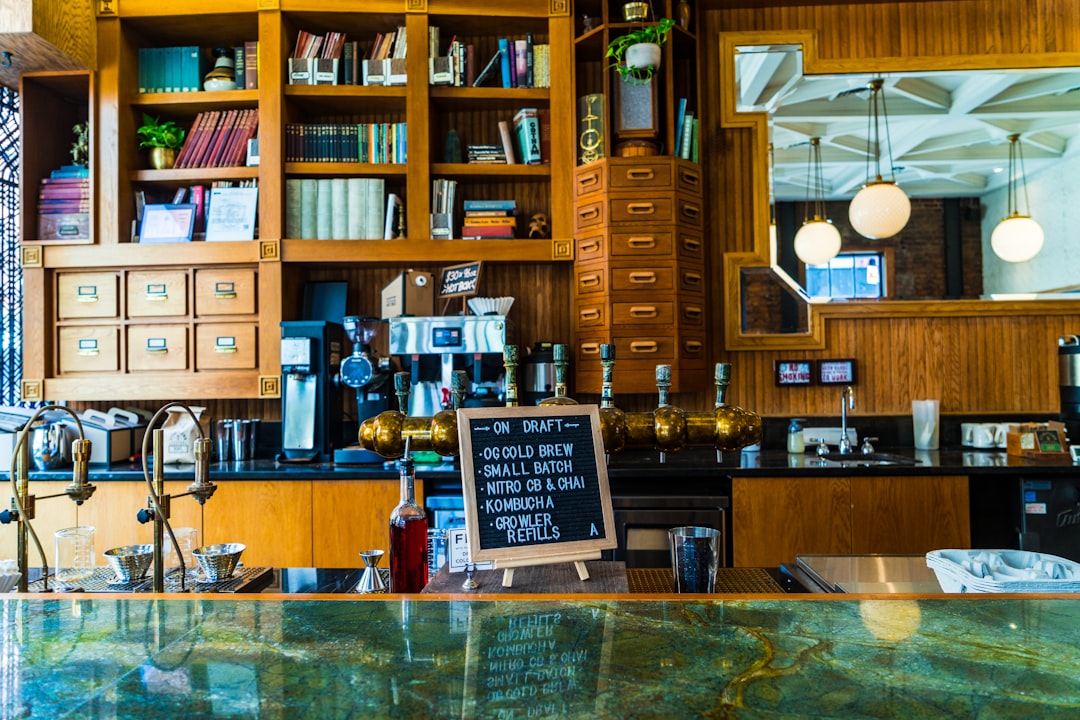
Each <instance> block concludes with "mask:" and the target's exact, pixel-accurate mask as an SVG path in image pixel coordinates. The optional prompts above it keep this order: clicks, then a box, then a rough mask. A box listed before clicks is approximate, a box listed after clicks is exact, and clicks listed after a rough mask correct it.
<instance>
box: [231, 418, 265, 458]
mask: <svg viewBox="0 0 1080 720" xmlns="http://www.w3.org/2000/svg"><path fill="white" fill-rule="evenodd" d="M258 422H259V421H258V420H233V425H232V449H233V460H251V459H252V458H254V457H255V439H256V432H255V431H256V428H257V427H258Z"/></svg>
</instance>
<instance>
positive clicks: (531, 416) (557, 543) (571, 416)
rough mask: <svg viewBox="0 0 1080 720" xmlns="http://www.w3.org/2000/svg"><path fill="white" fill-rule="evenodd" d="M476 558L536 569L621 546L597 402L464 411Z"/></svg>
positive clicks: (472, 555) (469, 524) (465, 482)
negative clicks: (563, 558)
mask: <svg viewBox="0 0 1080 720" xmlns="http://www.w3.org/2000/svg"><path fill="white" fill-rule="evenodd" d="M457 417H458V436H459V438H460V442H461V468H462V488H463V490H464V496H465V527H466V529H467V530H468V532H469V559H470V560H473V561H480V560H494V561H496V565H495V566H496V567H497V568H498V567H500V564H499V561H500V560H502V561H511V562H508V563H506V564H504V565H502V567H511V566H512V565H513V564H518V565H522V564H531V563H517V562H515V561H518V560H524V559H536V563H535V564H544V563H547V562H561V561H562V560H560V559H559V556H566V558H567V559H566V561H568V562H569V561H570V560H573V559H575V558H571V557H569V556H572V555H578V554H588V553H593V552H594V553H596V555H597V556H599V551H600V550H605V549H610V548H614V547H616V545H617V544H618V541H617V539H616V537H615V523H614V520H613V519H612V513H611V494H610V491H609V489H608V479H607V466H606V465H605V464H604V456H603V447H604V445H603V441H602V439H601V436H600V413H599V412H598V410H597V407H596V406H595V405H570V406H567V405H559V406H547V407H545V406H538V407H510V408H506V407H504V408H467V409H462V410H458V414H457Z"/></svg>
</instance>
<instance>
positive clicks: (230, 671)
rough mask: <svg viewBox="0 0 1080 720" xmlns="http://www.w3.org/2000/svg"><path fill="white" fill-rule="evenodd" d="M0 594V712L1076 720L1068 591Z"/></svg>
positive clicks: (1077, 627)
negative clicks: (924, 593)
mask: <svg viewBox="0 0 1080 720" xmlns="http://www.w3.org/2000/svg"><path fill="white" fill-rule="evenodd" d="M823 597H824V596H812V597H810V598H807V597H806V596H804V597H803V598H800V599H791V596H782V595H753V596H737V595H735V596H733V595H716V596H689V595H683V596H676V595H574V596H570V595H563V596H558V595H516V596H513V597H512V598H510V597H507V596H501V597H497V598H496V597H494V596H493V597H491V598H488V599H473V598H470V597H468V596H464V595H422V596H393V595H382V596H357V595H310V596H298V595H253V596H250V597H225V596H221V595H218V596H212V597H210V596H195V597H193V596H181V595H166V596H162V597H158V598H153V599H149V598H146V597H131V596H127V597H122V596H118V595H97V596H88V595H83V594H76V595H70V594H69V595H54V596H51V597H40V596H38V597H30V596H18V595H15V596H9V597H7V598H5V599H4V600H3V609H2V621H0V622H2V625H3V638H4V640H3V642H4V648H3V652H4V657H5V661H4V665H3V672H2V673H0V714H2V715H3V716H4V717H33V718H56V717H182V716H183V717H208V716H215V717H217V716H227V717H262V718H266V717H281V718H286V717H320V718H345V717H365V718H367V717H371V718H374V717H401V718H415V717H423V718H504V717H505V718H509V717H545V718H556V717H558V718H567V717H589V718H594V717H595V718H614V717H635V718H654V717H655V718H676V717H678V718H684V717H702V716H708V717H778V716H783V717H845V718H853V717H903V718H921V717H976V716H978V717H984V716H993V717H1040V718H1044V717H1051V716H1060V717H1075V714H1076V712H1077V708H1078V705H1077V702H1078V701H1077V698H1080V678H1078V677H1077V674H1076V668H1077V667H1080V624H1078V623H1077V622H1076V618H1077V616H1078V611H1080V605H1078V604H1077V602H1076V600H1074V599H1072V598H1069V597H1064V596H973V595H965V596H950V597H948V598H945V599H943V598H942V596H940V595H939V596H935V597H933V598H931V597H929V596H910V595H909V596H858V595H856V596H842V599H833V598H834V597H836V596H831V597H829V598H828V599H823Z"/></svg>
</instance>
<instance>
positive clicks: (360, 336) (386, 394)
mask: <svg viewBox="0 0 1080 720" xmlns="http://www.w3.org/2000/svg"><path fill="white" fill-rule="evenodd" d="M381 322H382V320H381V319H380V318H377V317H360V316H358V315H346V316H345V318H344V320H343V323H344V325H345V335H346V336H347V337H348V338H349V340H351V341H352V344H353V349H352V355H349V356H348V357H346V358H345V359H344V360H342V361H341V383H342V384H343V385H345V386H346V387H350V388H353V389H354V390H356V420H357V423H361V422H363V421H364V420H366V419H368V418H370V417H374V416H376V415H378V414H379V413H381V412H384V411H386V410H390V409H391V408H392V407H393V405H392V401H393V398H394V388H393V382H392V380H393V377H394V368H393V366H392V365H391V363H390V358H380V357H379V354H378V352H376V350H375V349H374V348H373V347H372V346H371V343H372V341H373V340H374V339H375V335H376V334H377V333H378V331H379V324H380V323H381ZM382 460H383V458H382V457H381V456H379V455H378V454H376V453H373V452H371V451H370V450H364V449H363V448H362V447H360V446H359V445H357V446H350V447H344V448H338V449H336V450H334V462H335V463H372V462H382Z"/></svg>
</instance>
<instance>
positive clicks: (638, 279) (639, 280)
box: [629, 270, 656, 285]
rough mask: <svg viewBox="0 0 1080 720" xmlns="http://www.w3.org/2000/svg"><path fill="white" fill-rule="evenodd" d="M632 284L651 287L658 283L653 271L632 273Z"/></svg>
mask: <svg viewBox="0 0 1080 720" xmlns="http://www.w3.org/2000/svg"><path fill="white" fill-rule="evenodd" d="M629 277H630V282H632V283H635V284H637V285H651V284H652V283H654V282H656V273H654V272H653V271H652V270H648V271H639V272H632V273H630V276H629Z"/></svg>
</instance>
